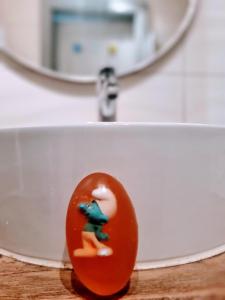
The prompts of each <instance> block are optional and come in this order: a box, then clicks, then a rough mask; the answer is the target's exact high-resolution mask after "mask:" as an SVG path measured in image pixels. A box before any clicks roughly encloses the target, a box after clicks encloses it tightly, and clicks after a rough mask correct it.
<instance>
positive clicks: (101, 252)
mask: <svg viewBox="0 0 225 300" xmlns="http://www.w3.org/2000/svg"><path fill="white" fill-rule="evenodd" d="M92 238H93V240H92V242H93V243H94V245H95V247H96V248H97V249H98V250H97V255H98V256H110V255H112V254H113V250H112V249H111V248H110V247H107V246H106V245H104V244H103V243H101V242H99V240H98V239H97V238H96V236H95V235H94V236H92Z"/></svg>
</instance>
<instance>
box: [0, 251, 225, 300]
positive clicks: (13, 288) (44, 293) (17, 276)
mask: <svg viewBox="0 0 225 300" xmlns="http://www.w3.org/2000/svg"><path fill="white" fill-rule="evenodd" d="M121 298H122V299H140V300H141V299H170V300H172V299H198V300H199V299H225V254H222V255H219V256H216V257H214V258H210V259H207V260H203V261H200V262H196V263H192V264H187V265H183V266H177V267H170V268H164V269H156V270H148V271H138V272H137V271H136V272H133V274H132V277H131V280H130V284H129V286H127V288H126V289H125V290H124V291H122V292H121V293H120V294H118V295H115V296H114V297H109V298H106V299H121ZM0 299H1V300H6V299H7V300H17V299H42V300H43V299H46V300H50V299H52V300H53V299H54V300H57V299H63V300H67V299H88V300H89V299H90V300H91V299H102V298H100V297H95V296H94V295H92V294H91V293H90V292H88V291H87V290H86V289H85V288H84V287H82V286H81V285H80V283H79V282H78V281H77V279H76V278H75V276H74V273H73V272H72V271H71V270H58V269H53V268H47V267H40V266H34V265H30V264H25V263H21V262H18V261H15V260H13V259H11V258H7V257H4V256H0ZM104 299H105V298H104Z"/></svg>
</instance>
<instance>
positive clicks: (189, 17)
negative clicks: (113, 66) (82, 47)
mask: <svg viewBox="0 0 225 300" xmlns="http://www.w3.org/2000/svg"><path fill="white" fill-rule="evenodd" d="M188 1H189V4H188V9H187V11H186V14H185V16H184V18H183V20H182V22H181V23H180V26H179V28H178V29H177V31H176V32H175V33H174V35H173V36H171V38H170V39H169V40H168V41H167V42H166V43H165V44H164V45H163V46H162V47H161V48H160V50H159V51H158V52H156V54H155V55H154V56H152V57H150V58H148V59H146V60H144V61H142V62H140V63H138V64H136V65H135V66H134V67H132V68H129V69H128V70H126V71H125V72H118V73H117V76H118V77H119V78H121V77H125V76H127V75H131V74H135V73H138V72H140V71H142V70H144V69H146V68H149V67H151V66H152V65H153V64H154V63H156V62H157V61H158V60H159V59H160V58H162V57H163V56H164V55H165V54H167V53H168V52H169V51H170V50H171V49H172V48H174V47H175V46H176V44H177V43H178V42H179V40H180V39H181V38H182V36H183V35H184V34H185V33H186V32H187V31H188V29H189V28H190V26H191V24H192V21H193V19H194V16H195V14H196V11H197V6H198V0H188ZM3 29H4V28H3ZM1 51H2V52H3V53H4V54H6V55H7V56H8V57H9V58H11V59H12V60H14V61H15V62H17V63H19V64H20V65H22V66H24V67H26V68H28V69H31V70H32V71H34V72H37V73H39V74H41V75H44V76H47V77H50V78H53V79H58V80H62V81H66V82H75V83H95V82H96V81H97V76H79V75H68V74H64V73H60V74H57V73H56V72H55V71H51V70H48V69H47V68H44V67H38V66H37V65H35V64H32V63H31V62H28V61H26V59H23V58H21V57H19V56H17V55H16V54H15V53H13V52H12V51H11V50H10V49H8V48H7V47H6V46H5V45H3V46H2V48H0V52H1Z"/></svg>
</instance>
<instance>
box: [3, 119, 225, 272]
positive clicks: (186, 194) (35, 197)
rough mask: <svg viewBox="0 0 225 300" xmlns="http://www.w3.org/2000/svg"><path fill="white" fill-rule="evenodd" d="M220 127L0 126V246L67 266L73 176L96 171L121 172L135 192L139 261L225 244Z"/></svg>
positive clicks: (182, 258)
mask: <svg viewBox="0 0 225 300" xmlns="http://www.w3.org/2000/svg"><path fill="white" fill-rule="evenodd" d="M224 135H225V128H224V127H216V126H207V125H184V124H183V125H182V124H164V125H159V124H150V123H139V124H135V123H133V124H131V123H121V124H120V123H114V124H113V123H108V124H100V123H93V124H86V125H75V126H71V127H69V126H68V127H63V126H60V127H31V128H9V129H1V130H0V144H1V147H0V164H1V168H0V191H1V193H0V252H1V253H2V254H5V255H8V256H13V257H15V258H17V259H20V260H22V261H26V262H32V263H35V264H40V265H49V266H55V267H63V266H65V265H68V261H69V260H68V256H67V250H66V246H65V217H66V210H67V205H68V203H69V200H70V197H71V195H72V193H73V191H74V188H75V186H76V185H77V184H78V182H80V180H81V179H82V178H84V177H85V176H86V175H88V174H90V173H94V172H98V171H100V172H105V173H109V174H111V175H112V176H114V177H116V178H117V179H118V180H120V181H121V182H122V183H123V185H124V187H125V189H126V190H127V191H128V193H129V195H130V197H131V199H132V200H133V205H134V207H135V209H136V213H137V218H138V223H139V250H138V261H137V268H140V269H144V268H154V267H163V266H171V265H177V264H182V263H187V262H192V261H196V260H199V259H203V258H206V257H210V256H213V255H216V254H218V253H221V252H223V251H224V250H225V234H224V232H225V185H224V182H225V139H224ZM127 238H129V237H127Z"/></svg>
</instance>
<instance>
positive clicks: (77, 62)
mask: <svg viewBox="0 0 225 300" xmlns="http://www.w3.org/2000/svg"><path fill="white" fill-rule="evenodd" d="M43 8H44V9H43V22H42V24H44V26H43V40H44V42H43V46H42V59H43V65H44V66H45V67H46V68H50V69H52V70H55V71H58V72H60V73H66V74H79V75H87V76H88V75H90V74H91V75H95V74H97V73H98V71H99V69H100V68H102V67H105V66H113V67H114V68H115V69H116V70H120V71H121V72H123V71H125V70H126V69H129V68H130V67H132V66H133V65H135V64H137V63H139V62H140V61H143V60H145V58H146V56H149V54H151V53H154V51H155V35H154V34H153V33H152V32H151V31H150V20H149V19H150V6H149V3H148V1H146V0H142V1H140V0H110V1H105V0H98V1H94V2H90V1H88V0H80V1H71V0H66V1H58V0H44V1H43Z"/></svg>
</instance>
